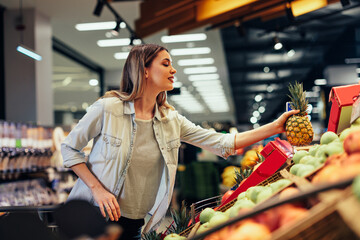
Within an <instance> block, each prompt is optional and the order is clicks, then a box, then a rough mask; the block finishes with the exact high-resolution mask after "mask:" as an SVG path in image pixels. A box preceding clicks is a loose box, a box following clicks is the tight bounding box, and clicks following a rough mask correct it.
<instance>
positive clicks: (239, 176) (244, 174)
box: [231, 168, 253, 190]
mask: <svg viewBox="0 0 360 240" xmlns="http://www.w3.org/2000/svg"><path fill="white" fill-rule="evenodd" d="M252 172H253V169H252V168H246V169H243V170H242V169H240V171H238V170H237V169H235V181H236V184H235V185H234V186H233V187H232V188H231V190H235V189H236V188H238V187H239V185H240V183H241V182H242V181H243V180H244V179H246V178H248V177H249V176H250V175H251V173H252Z"/></svg>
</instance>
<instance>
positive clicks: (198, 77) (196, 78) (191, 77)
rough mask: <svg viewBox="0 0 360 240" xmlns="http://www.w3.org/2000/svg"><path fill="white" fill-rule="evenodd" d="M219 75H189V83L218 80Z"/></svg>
mask: <svg viewBox="0 0 360 240" xmlns="http://www.w3.org/2000/svg"><path fill="white" fill-rule="evenodd" d="M218 79H219V74H217V73H212V74H198V75H189V81H191V82H193V81H202V80H204V81H205V80H218Z"/></svg>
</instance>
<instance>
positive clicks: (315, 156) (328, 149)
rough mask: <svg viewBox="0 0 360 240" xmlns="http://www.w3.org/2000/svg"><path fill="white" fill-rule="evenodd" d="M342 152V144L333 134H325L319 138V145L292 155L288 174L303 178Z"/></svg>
mask: <svg viewBox="0 0 360 240" xmlns="http://www.w3.org/2000/svg"><path fill="white" fill-rule="evenodd" d="M343 152H344V147H343V142H342V141H341V140H340V138H339V137H338V135H337V134H336V133H334V132H325V133H324V134H323V135H322V136H321V138H320V145H318V144H316V145H313V146H311V147H310V149H309V151H308V152H307V151H304V150H300V151H297V152H296V153H295V154H294V157H293V162H294V163H295V164H294V165H293V166H292V167H291V168H290V173H291V174H293V175H296V176H299V177H304V176H307V175H309V174H310V173H312V172H314V171H315V170H316V169H319V168H321V167H322V166H323V165H324V163H325V161H326V160H327V159H328V158H329V157H331V156H333V155H335V154H342V153H343Z"/></svg>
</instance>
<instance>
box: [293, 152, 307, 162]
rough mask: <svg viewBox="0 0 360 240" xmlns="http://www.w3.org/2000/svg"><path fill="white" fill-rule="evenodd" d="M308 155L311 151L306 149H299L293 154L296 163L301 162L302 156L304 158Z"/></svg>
mask: <svg viewBox="0 0 360 240" xmlns="http://www.w3.org/2000/svg"><path fill="white" fill-rule="evenodd" d="M307 155H309V153H308V152H307V151H304V150H299V151H297V152H296V153H295V154H294V156H293V161H294V163H299V162H300V160H301V158H303V157H305V156H307Z"/></svg>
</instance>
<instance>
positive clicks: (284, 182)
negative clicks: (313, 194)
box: [269, 179, 292, 193]
mask: <svg viewBox="0 0 360 240" xmlns="http://www.w3.org/2000/svg"><path fill="white" fill-rule="evenodd" d="M291 183H292V182H291V181H290V180H289V179H279V180H277V181H276V182H273V183H270V184H269V186H270V187H271V189H272V191H273V193H276V192H277V191H279V190H281V189H283V188H285V187H287V186H289V185H290V184H291Z"/></svg>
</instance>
